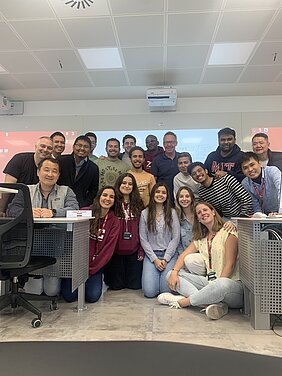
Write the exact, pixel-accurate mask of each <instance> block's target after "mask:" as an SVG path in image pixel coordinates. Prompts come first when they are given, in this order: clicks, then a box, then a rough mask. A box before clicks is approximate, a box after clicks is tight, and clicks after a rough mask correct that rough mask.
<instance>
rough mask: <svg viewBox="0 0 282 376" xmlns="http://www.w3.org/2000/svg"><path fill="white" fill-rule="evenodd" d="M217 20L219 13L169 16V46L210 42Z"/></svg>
mask: <svg viewBox="0 0 282 376" xmlns="http://www.w3.org/2000/svg"><path fill="white" fill-rule="evenodd" d="M217 18H218V13H217V12H214V13H193V14H192V13H191V14H174V15H169V16H168V37H167V40H168V44H178V45H179V44H182V43H183V44H189V43H207V42H210V41H211V39H212V35H213V31H214V27H215V25H216V21H217ZM199 25H200V27H199Z"/></svg>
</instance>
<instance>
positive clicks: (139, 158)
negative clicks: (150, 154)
mask: <svg viewBox="0 0 282 376" xmlns="http://www.w3.org/2000/svg"><path fill="white" fill-rule="evenodd" d="M144 161H145V158H144V153H143V152H142V151H141V150H134V151H133V152H132V154H131V163H132V166H133V167H134V168H136V169H140V168H141V167H142V164H143V163H144Z"/></svg>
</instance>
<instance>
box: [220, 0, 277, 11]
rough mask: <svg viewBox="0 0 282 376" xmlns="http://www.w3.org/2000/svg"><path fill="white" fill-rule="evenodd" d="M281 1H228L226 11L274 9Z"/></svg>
mask: <svg viewBox="0 0 282 376" xmlns="http://www.w3.org/2000/svg"><path fill="white" fill-rule="evenodd" d="M280 2H281V0H227V3H226V6H225V9H228V10H229V9H236V10H238V9H241V10H243V9H247V10H255V9H272V8H275V7H277V6H279V5H280Z"/></svg>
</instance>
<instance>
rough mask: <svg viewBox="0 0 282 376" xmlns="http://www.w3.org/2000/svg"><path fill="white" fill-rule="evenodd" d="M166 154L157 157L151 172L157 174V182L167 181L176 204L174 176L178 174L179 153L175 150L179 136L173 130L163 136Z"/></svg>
mask: <svg viewBox="0 0 282 376" xmlns="http://www.w3.org/2000/svg"><path fill="white" fill-rule="evenodd" d="M163 146H164V154H162V155H160V156H159V157H157V158H155V159H154V160H153V162H152V167H151V173H152V174H153V175H154V176H155V178H156V181H157V183H159V182H161V183H165V184H166V185H167V186H168V188H169V193H170V201H171V203H172V205H174V197H173V178H174V177H175V175H176V174H178V163H177V157H178V155H179V153H177V151H176V150H175V148H176V146H177V137H176V134H175V133H173V132H167V133H166V134H165V135H164V138H163Z"/></svg>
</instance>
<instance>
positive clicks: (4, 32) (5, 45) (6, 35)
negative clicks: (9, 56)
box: [0, 22, 26, 51]
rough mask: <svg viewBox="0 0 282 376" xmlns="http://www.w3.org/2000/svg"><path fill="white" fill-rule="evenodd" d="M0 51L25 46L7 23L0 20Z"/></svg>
mask: <svg viewBox="0 0 282 376" xmlns="http://www.w3.org/2000/svg"><path fill="white" fill-rule="evenodd" d="M0 35H1V38H0V51H4V50H5V51H11V50H14V49H20V50H25V49H26V48H25V46H24V45H23V43H22V42H21V41H20V40H19V38H18V37H17V36H16V35H15V33H13V31H12V30H11V29H10V28H9V26H8V25H7V24H5V23H4V22H0Z"/></svg>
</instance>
